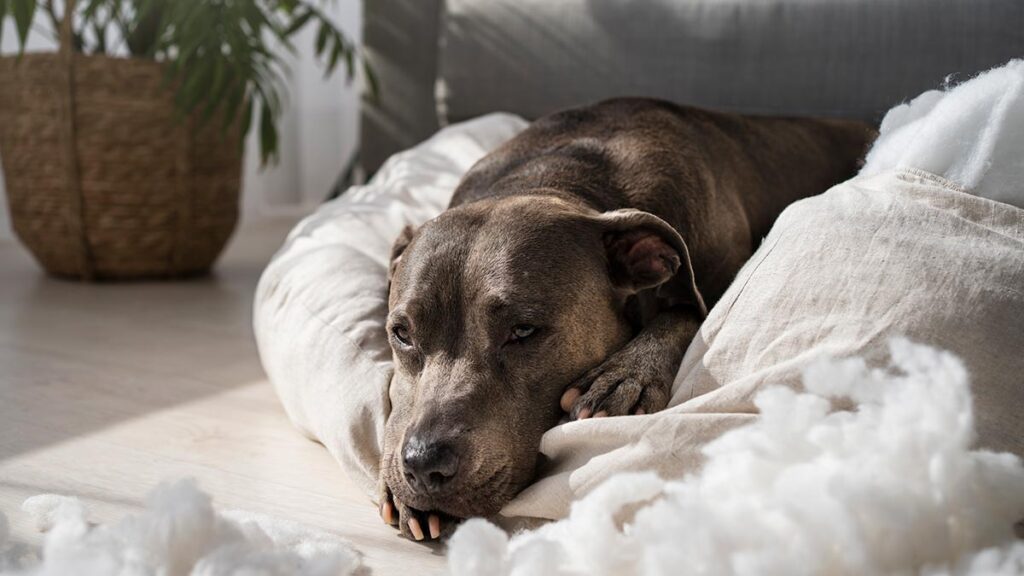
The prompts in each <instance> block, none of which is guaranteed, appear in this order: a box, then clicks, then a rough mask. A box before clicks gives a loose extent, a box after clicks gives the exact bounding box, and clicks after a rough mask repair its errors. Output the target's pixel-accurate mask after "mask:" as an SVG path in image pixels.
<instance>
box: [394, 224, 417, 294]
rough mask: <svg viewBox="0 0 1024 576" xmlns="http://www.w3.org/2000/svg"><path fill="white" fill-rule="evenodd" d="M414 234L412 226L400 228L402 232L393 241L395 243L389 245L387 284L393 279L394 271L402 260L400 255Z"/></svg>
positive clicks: (414, 230)
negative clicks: (389, 256) (389, 259)
mask: <svg viewBox="0 0 1024 576" xmlns="http://www.w3.org/2000/svg"><path fill="white" fill-rule="evenodd" d="M415 234H416V229H415V228H413V227H412V226H406V227H405V228H402V231H401V232H400V233H399V234H398V238H396V239H395V243H394V244H392V245H391V265H390V266H388V282H391V280H392V279H393V278H394V277H395V270H396V269H397V268H398V263H399V262H401V260H402V254H404V253H405V249H406V248H408V247H409V243H410V242H412V237H413V236H414V235H415Z"/></svg>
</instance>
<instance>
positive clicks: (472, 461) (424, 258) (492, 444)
mask: <svg viewBox="0 0 1024 576" xmlns="http://www.w3.org/2000/svg"><path fill="white" fill-rule="evenodd" d="M677 271H679V272H680V273H679V274H676V272H677ZM684 271H685V273H683V272H684ZM673 276H675V277H676V278H675V279H674V280H673V281H674V282H675V281H678V280H682V281H683V282H685V283H686V284H687V285H689V286H691V287H692V286H693V276H692V271H691V267H690V262H689V256H688V253H687V249H686V245H685V244H684V242H683V240H682V238H681V237H680V236H679V234H678V233H677V232H676V231H675V230H674V229H673V228H672V227H671V226H669V225H668V224H667V223H665V222H664V221H663V220H661V219H659V218H657V217H655V216H654V215H652V214H649V213H646V212H640V211H637V210H616V211H612V212H605V213H599V212H596V211H593V210H590V209H588V208H584V207H582V206H577V205H574V204H570V203H569V202H566V201H562V200H559V199H556V198H553V197H547V196H525V197H524V196H519V197H511V198H505V199H500V200H484V201H479V202H474V203H471V204H467V205H463V206H460V207H456V208H453V209H450V210H448V211H446V212H445V213H443V214H442V215H441V216H439V217H438V218H436V219H434V220H432V221H430V222H428V223H427V224H425V225H423V226H422V227H421V228H420V229H419V230H417V231H415V233H414V232H412V231H411V230H407V231H406V232H405V233H403V235H402V237H400V238H399V239H398V241H397V242H396V244H395V247H394V249H393V251H392V263H391V276H390V278H391V287H390V294H389V301H388V305H389V313H388V321H387V331H388V338H389V340H390V343H391V348H392V350H393V353H394V360H395V375H394V379H393V381H392V384H391V404H392V411H391V415H390V417H389V419H388V422H387V430H386V439H385V448H384V450H385V455H384V460H383V474H384V480H385V482H386V483H387V484H388V486H389V488H390V489H391V490H392V491H393V492H394V494H395V496H396V497H397V498H399V499H400V500H401V501H403V502H405V503H407V504H408V505H410V506H412V507H414V508H418V509H420V510H424V511H426V510H437V511H441V512H444V513H447V514H450V515H452V516H456V517H467V516H475V515H490V514H493V513H497V512H498V511H499V510H500V508H501V507H502V506H503V505H504V504H505V503H506V502H508V501H509V500H510V499H511V498H512V497H513V496H514V495H515V494H516V493H517V492H518V491H519V490H521V489H522V488H523V487H524V486H525V485H526V484H527V483H528V482H529V481H530V480H531V478H532V477H533V475H534V468H535V466H536V462H537V451H538V445H539V442H540V437H541V435H542V434H543V433H544V432H545V431H546V430H548V429H549V428H551V427H552V426H554V425H555V424H557V423H558V421H559V420H560V418H561V416H562V411H561V408H560V407H559V398H560V396H561V395H562V393H563V391H564V390H565V388H566V387H567V386H568V385H569V384H570V383H571V382H573V380H574V379H576V378H577V377H579V376H581V375H582V374H583V373H584V372H586V371H587V370H588V369H590V368H593V367H594V366H596V365H598V364H599V363H600V362H601V361H602V360H604V359H605V358H606V357H607V356H608V355H609V354H610V353H612V352H614V351H615V350H616V349H618V348H619V347H621V346H622V345H623V344H624V343H625V342H627V341H628V340H629V339H630V338H631V337H632V336H633V334H634V331H635V329H636V328H637V320H636V318H635V317H634V316H635V312H636V311H635V310H633V308H636V306H634V302H635V300H636V299H635V298H632V297H633V296H634V295H636V294H637V293H638V292H640V291H642V290H645V289H648V288H652V287H655V286H658V285H660V284H662V283H664V282H666V281H667V280H669V279H670V278H673ZM693 291H694V293H695V292H696V288H693Z"/></svg>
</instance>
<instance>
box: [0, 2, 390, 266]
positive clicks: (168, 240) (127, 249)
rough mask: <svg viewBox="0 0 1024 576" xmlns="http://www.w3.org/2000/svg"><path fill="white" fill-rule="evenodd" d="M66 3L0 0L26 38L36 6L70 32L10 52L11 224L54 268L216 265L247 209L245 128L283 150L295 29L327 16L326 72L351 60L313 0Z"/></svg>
mask: <svg viewBox="0 0 1024 576" xmlns="http://www.w3.org/2000/svg"><path fill="white" fill-rule="evenodd" d="M55 4H56V0H0V29H2V24H3V22H4V20H5V19H10V20H12V21H13V22H14V24H15V28H16V32H17V35H18V39H19V42H20V45H21V49H22V51H24V46H25V41H26V39H27V36H28V32H29V28H30V27H31V26H32V25H33V22H34V20H35V19H36V16H37V15H40V17H41V18H40V19H45V20H46V21H47V22H48V24H49V26H50V27H51V28H52V32H53V33H54V35H55V37H56V38H57V39H58V41H59V46H60V48H59V50H58V52H57V53H55V54H49V53H40V54H19V55H16V56H9V57H4V58H0V158H2V161H3V168H4V175H5V179H6V188H7V195H8V202H9V205H10V214H11V221H12V225H13V228H14V230H15V233H16V234H17V236H18V237H19V238H20V239H21V241H22V242H23V243H24V244H25V246H26V247H28V249H29V250H30V251H31V252H32V254H33V255H34V256H35V258H36V259H37V260H38V261H39V263H40V264H41V265H42V266H43V268H45V269H46V270H47V271H49V272H50V273H52V274H55V275H57V276H62V277H72V278H80V279H86V280H93V279H129V278H152V277H164V278H167V277H182V276H189V275H195V274H201V273H204V272H206V271H207V270H209V268H210V266H211V265H212V263H213V261H214V260H215V259H216V257H217V256H218V255H219V253H220V252H221V250H222V249H223V247H224V245H225V244H226V242H227V240H228V238H229V237H230V235H231V232H232V231H233V229H234V226H235V223H236V221H237V218H238V195H239V187H240V180H241V160H242V142H243V141H244V137H245V135H246V134H247V133H248V132H249V130H250V129H255V130H257V131H258V136H259V138H258V141H259V146H260V157H261V159H262V161H263V162H264V163H266V162H268V161H270V160H272V159H273V158H274V157H275V156H276V154H277V146H278V140H277V120H278V118H279V115H280V113H281V110H282V98H283V96H284V82H283V78H284V75H285V74H286V72H287V71H286V69H285V66H284V64H283V60H282V56H283V54H282V51H284V50H292V45H291V42H290V40H291V38H292V36H293V35H294V34H295V33H296V32H298V31H299V30H301V29H303V28H304V27H306V26H309V25H315V26H317V27H318V31H317V36H316V53H317V55H318V57H320V58H321V59H322V60H323V61H324V65H325V67H326V70H327V73H331V72H332V71H333V70H334V69H335V67H336V66H338V65H339V63H344V65H345V67H346V68H347V71H348V74H349V76H350V77H351V76H352V75H353V74H354V72H355V69H356V58H357V49H356V46H355V45H354V44H353V43H352V42H351V41H350V40H349V39H348V38H347V37H346V36H345V35H344V34H343V33H342V32H341V31H340V30H339V29H337V28H336V27H335V26H334V25H333V24H332V23H331V21H330V19H329V18H327V16H326V15H325V14H324V13H323V12H322V10H321V9H320V8H319V7H318V6H317V5H315V4H313V3H312V2H310V1H307V0H230V1H228V0H189V1H181V0H81V1H80V2H78V3H77V4H76V2H75V0H68V1H66V2H64V3H63V6H56V5H55ZM68 15H70V17H69V16H68ZM362 69H363V70H364V72H365V73H366V74H367V80H368V83H369V85H370V88H371V92H373V91H374V90H375V86H374V82H373V78H372V76H370V75H369V70H368V69H367V68H366V67H365V65H364V66H363V67H362Z"/></svg>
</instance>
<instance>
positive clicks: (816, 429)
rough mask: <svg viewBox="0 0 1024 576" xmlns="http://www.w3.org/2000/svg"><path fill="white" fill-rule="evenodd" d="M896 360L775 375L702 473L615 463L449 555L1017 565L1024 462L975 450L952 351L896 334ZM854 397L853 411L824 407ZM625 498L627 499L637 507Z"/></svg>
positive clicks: (471, 568) (683, 571) (471, 533)
mask: <svg viewBox="0 0 1024 576" xmlns="http://www.w3.org/2000/svg"><path fill="white" fill-rule="evenodd" d="M890 353H891V357H892V359H891V366H889V367H888V368H884V369H880V368H870V367H868V366H867V365H865V363H864V362H863V361H862V360H860V359H846V360H827V361H821V362H820V363H818V364H816V365H814V366H813V367H812V368H811V369H809V370H808V371H807V372H806V373H805V375H804V384H805V386H806V390H807V391H806V392H804V393H798V392H795V391H793V390H791V389H789V388H782V387H772V388H768V389H766V390H764V391H763V392H761V393H760V394H759V395H758V397H757V406H758V408H759V409H760V411H761V418H759V419H758V420H757V421H755V422H754V423H752V424H750V425H748V426H745V427H743V428H740V429H737V430H734V431H732V432H729V433H726V434H725V435H723V436H722V437H721V438H719V439H718V440H716V441H714V442H712V443H710V444H709V445H708V446H707V447H706V448H705V450H704V452H705V454H706V455H707V462H706V464H705V466H704V468H703V469H702V470H701V471H700V472H699V473H697V474H695V475H691V476H688V477H686V478H684V479H682V480H678V481H663V480H661V479H660V478H658V477H657V476H656V475H654V474H643V473H640V474H636V473H630V474H621V475H618V476H616V477H613V478H612V479H611V480H609V481H608V482H606V483H605V484H603V485H602V486H600V487H599V488H597V489H596V490H594V491H593V492H592V493H590V494H588V495H587V496H585V497H584V498H583V499H581V500H579V501H578V502H576V503H575V504H574V505H573V508H572V512H571V514H570V516H569V517H568V518H566V519H565V520H562V521H559V522H555V523H552V524H549V525H546V526H544V527H541V528H540V529H537V530H535V531H532V532H525V533H522V534H519V535H516V536H514V537H512V538H511V539H509V538H507V537H506V536H505V534H504V533H502V532H501V531H500V530H498V529H497V528H496V527H494V526H492V525H490V524H488V523H487V522H485V521H483V520H474V521H471V522H467V523H466V524H465V525H464V526H462V527H461V528H460V529H459V530H458V531H457V532H456V533H455V535H454V536H453V537H452V539H451V541H450V546H449V571H450V572H451V574H453V575H456V576H463V575H465V576H469V575H495V576H498V575H527V574H531V575H556V574H559V575H570V574H594V575H601V574H608V575H611V574H650V575H669V574H672V575H688V574H738V575H755V574H787V575H801V574H807V575H810V574H815V575H820V574H850V575H862V574H914V573H920V574H928V575H940V574H978V575H980V574H997V575H998V574H1006V575H1010V574H1014V575H1017V574H1024V542H1020V541H1017V540H1015V537H1014V534H1013V524H1014V522H1015V521H1017V520H1020V519H1021V518H1024V466H1022V464H1021V461H1020V459H1018V458H1017V457H1015V456H1013V455H1009V454H995V453H991V452H987V451H982V450H972V449H971V443H972V441H973V416H972V412H971V399H970V393H969V388H968V376H967V374H966V372H965V370H964V368H963V365H962V364H961V363H960V362H959V360H957V359H956V358H955V357H953V356H952V355H950V354H948V353H945V352H939V351H936V350H934V349H931V348H928V347H925V346H919V345H914V344H911V343H909V342H907V341H905V340H894V341H892V342H891V343H890ZM839 398H849V399H851V400H853V401H855V402H856V403H857V407H856V409H855V410H853V411H836V412H833V411H830V406H831V403H830V399H839ZM631 511H634V512H631Z"/></svg>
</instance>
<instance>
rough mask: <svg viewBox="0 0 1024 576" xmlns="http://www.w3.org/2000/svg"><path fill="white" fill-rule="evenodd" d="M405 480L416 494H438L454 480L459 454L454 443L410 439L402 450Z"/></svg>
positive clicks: (419, 438) (414, 437) (416, 437)
mask: <svg viewBox="0 0 1024 576" xmlns="http://www.w3.org/2000/svg"><path fill="white" fill-rule="evenodd" d="M402 463H403V464H404V468H405V479H406V481H407V482H408V483H409V487H410V488H412V489H413V490H415V491H416V492H426V493H431V492H437V491H439V490H441V489H442V488H444V487H445V486H446V485H447V484H448V483H449V482H450V481H451V480H452V478H454V477H455V474H456V472H458V468H459V455H458V453H457V452H456V450H455V446H454V445H453V444H452V443H451V442H447V441H444V440H430V439H426V438H423V437H421V436H418V435H414V436H412V437H410V438H409V439H408V440H407V441H406V442H405V449H404V450H402Z"/></svg>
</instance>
